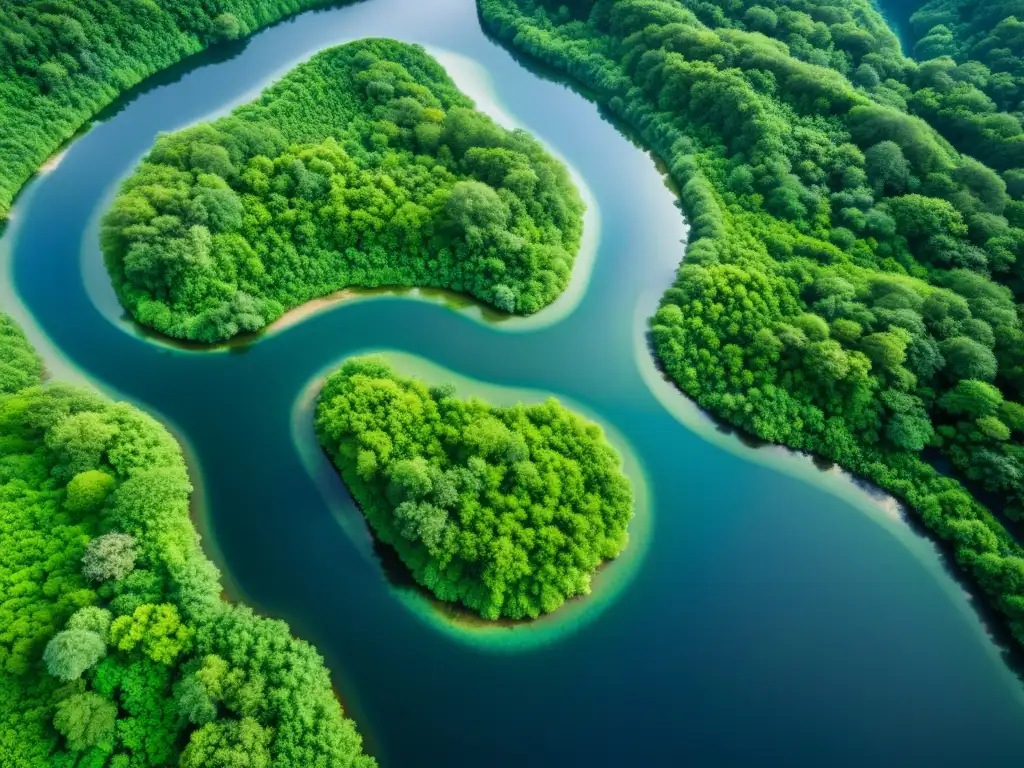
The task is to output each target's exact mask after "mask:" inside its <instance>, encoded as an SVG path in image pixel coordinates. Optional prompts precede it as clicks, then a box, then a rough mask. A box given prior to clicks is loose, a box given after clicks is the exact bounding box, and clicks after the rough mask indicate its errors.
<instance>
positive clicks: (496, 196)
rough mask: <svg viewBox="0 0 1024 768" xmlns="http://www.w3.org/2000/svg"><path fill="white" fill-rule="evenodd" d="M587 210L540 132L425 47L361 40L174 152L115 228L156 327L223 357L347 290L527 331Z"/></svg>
mask: <svg viewBox="0 0 1024 768" xmlns="http://www.w3.org/2000/svg"><path fill="white" fill-rule="evenodd" d="M583 210H584V205H583V203H582V201H581V198H580V196H579V193H578V192H577V190H576V188H575V186H574V185H573V184H572V181H571V180H570V178H569V174H568V172H567V170H566V168H565V167H564V166H563V165H562V164H561V163H559V162H558V161H557V160H555V159H554V158H552V157H551V156H550V155H549V154H548V153H547V152H546V151H545V150H544V149H543V147H541V145H540V144H539V143H538V142H537V141H536V140H535V139H533V138H532V137H531V136H530V135H529V134H528V133H526V132H525V131H521V130H514V131H509V130H506V129H504V128H502V127H501V126H499V125H497V124H496V123H495V122H494V121H493V120H491V119H490V118H489V117H487V116H486V115H484V114H481V113H480V112H477V111H475V110H474V108H473V103H472V101H470V100H469V99H468V98H467V97H466V96H464V95H463V94H462V93H460V92H459V90H458V89H457V88H456V87H455V85H454V83H453V82H452V81H451V79H450V78H449V77H448V75H447V74H446V73H445V71H444V69H443V68H442V67H441V66H440V65H439V64H438V63H437V62H436V61H435V60H434V59H432V58H431V57H430V56H429V55H427V53H426V52H425V51H424V50H423V49H422V48H421V47H419V46H414V45H408V44H404V43H397V42H394V41H391V40H363V41H359V42H355V43H350V44H348V45H344V46H340V47H337V48H332V49H329V50H327V51H324V52H322V53H320V54H318V55H316V56H314V57H313V58H312V59H311V60H310V61H308V62H306V63H304V64H302V65H300V66H298V67H296V68H295V69H294V70H293V71H292V72H291V73H290V74H288V75H287V76H286V77H285V78H283V79H282V80H281V81H280V82H278V83H277V84H275V85H273V86H272V87H270V88H269V89H267V90H266V91H265V92H264V93H263V94H262V95H261V96H260V97H259V98H258V99H257V100H256V101H254V102H252V103H250V104H247V105H245V106H243V107H240V108H239V109H237V110H235V111H234V112H233V113H232V114H231V115H230V116H228V117H226V118H223V119H220V120H216V121H214V122H212V123H206V124H202V125H197V126H194V127H191V128H188V129H186V130H183V131H179V132H177V133H174V134H170V135H166V136H162V137H161V138H160V139H159V140H158V141H157V142H156V144H155V146H154V147H153V150H152V151H151V152H150V154H149V155H148V156H147V157H146V159H145V160H144V161H143V162H142V164H141V165H140V166H139V168H138V169H137V170H136V172H135V173H134V174H133V175H132V176H131V177H130V178H129V179H128V180H127V181H126V182H125V184H124V186H123V187H122V189H121V191H120V194H119V196H118V198H117V199H116V200H115V202H114V204H113V206H112V207H111V209H110V210H109V211H108V212H107V214H106V215H105V217H104V219H103V223H102V231H101V240H102V247H103V252H104V258H105V261H106V265H107V269H108V271H109V272H110V276H111V279H112V281H113V285H114V288H115V290H116V292H117V295H118V297H119V299H120V301H121V303H122V304H123V305H124V306H125V307H126V308H127V309H128V311H129V312H130V313H131V314H132V315H133V316H134V317H135V318H136V319H137V320H138V321H139V322H140V323H142V324H143V325H146V326H149V327H151V328H153V329H155V330H157V331H159V332H160V333H163V334H165V335H167V336H172V337H175V338H180V339H189V340H193V341H200V342H208V343H213V342H221V341H225V340H227V339H230V338H232V337H234V336H236V335H238V334H241V333H252V332H256V331H259V330H261V329H263V328H265V327H266V326H267V325H268V324H269V323H271V322H273V321H274V320H276V319H277V318H279V317H280V316H281V315H282V314H283V313H284V312H285V311H287V310H288V309H291V308H293V307H297V306H299V305H301V304H303V303H305V302H308V301H310V300H312V299H316V298H319V297H323V296H327V295H329V294H332V293H334V292H336V291H339V290H341V289H344V288H351V287H363V288H374V287H380V286H389V287H390V286H396V287H397V286H401V287H433V288H445V289H449V290H452V291H456V292H459V293H464V294H468V295H470V296H473V297H474V298H476V299H478V300H480V301H483V302H486V303H487V304H490V305H492V306H494V307H495V308H497V309H499V310H502V311H504V312H509V313H518V314H530V313H533V312H536V311H537V310H539V309H541V308H542V307H544V306H546V305H547V304H550V303H551V302H552V301H553V300H554V299H555V298H556V297H557V296H558V295H559V294H560V293H561V292H562V291H563V290H564V289H565V288H566V286H567V285H568V282H569V276H570V274H571V271H572V264H573V261H574V258H575V255H576V252H577V250H578V249H579V245H580V240H581V235H582V229H583V224H582V222H583Z"/></svg>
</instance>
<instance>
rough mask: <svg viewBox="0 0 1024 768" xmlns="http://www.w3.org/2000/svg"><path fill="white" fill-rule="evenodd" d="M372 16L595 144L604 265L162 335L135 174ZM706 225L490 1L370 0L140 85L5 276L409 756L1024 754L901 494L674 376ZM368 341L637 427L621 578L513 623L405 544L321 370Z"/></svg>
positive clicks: (12, 237)
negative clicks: (695, 241) (818, 459)
mask: <svg viewBox="0 0 1024 768" xmlns="http://www.w3.org/2000/svg"><path fill="white" fill-rule="evenodd" d="M366 36H389V37H394V38H397V39H400V40H406V41H410V42H418V43H422V44H424V45H426V46H428V47H429V48H430V50H431V51H432V52H434V53H436V54H437V55H438V56H439V57H440V58H441V60H442V62H443V63H445V65H446V66H448V67H449V68H450V72H451V73H452V75H453V77H455V79H456V81H457V82H458V83H459V85H460V86H461V87H463V88H464V90H466V91H467V92H469V93H470V94H471V95H472V96H474V98H476V99H477V100H478V103H479V104H480V105H481V106H482V107H483V108H485V109H486V110H487V111H490V112H492V113H494V114H495V115H496V116H497V117H499V118H500V119H501V120H503V121H505V122H514V123H515V124H521V125H523V126H526V127H528V128H529V130H531V131H532V132H533V133H534V134H535V135H537V136H538V137H539V138H540V139H541V140H543V141H544V142H545V143H546V144H547V145H548V146H549V147H550V148H551V149H552V151H554V152H555V153H557V154H558V155H559V156H561V157H562V158H564V159H565V161H566V162H567V163H568V164H569V165H570V166H571V167H572V168H573V169H574V172H575V173H576V174H577V177H578V178H579V179H580V180H581V183H582V184H583V185H584V186H585V188H586V191H587V194H588V195H589V197H590V213H589V214H588V219H587V237H588V239H589V242H590V243H591V246H592V249H591V251H592V254H593V258H592V265H591V268H589V269H588V268H587V264H588V262H589V261H591V260H590V259H588V258H586V257H581V260H580V261H581V264H580V265H579V267H578V269H577V274H576V276H575V278H574V283H573V286H572V287H571V288H570V292H569V294H568V296H567V297H566V298H565V299H564V300H562V301H560V303H559V304H558V306H556V307H552V308H549V309H548V310H546V311H545V312H542V313H540V314H539V315H537V316H536V317H535V318H532V319H530V320H529V321H527V322H515V321H513V322H499V321H496V320H494V319H493V318H491V317H489V316H488V315H486V314H485V313H482V312H480V311H479V310H478V309H477V308H475V307H474V306H473V305H471V304H467V303H465V302H452V301H450V300H448V299H445V298H444V297H439V296H421V295H419V294H416V293H415V292H413V293H410V294H405V295H389V294H376V295H374V296H371V297H364V298H361V299H359V300H354V301H345V302H341V303H337V304H332V305H329V306H326V307H323V308H321V309H320V311H318V312H316V313H314V314H310V315H308V316H306V317H304V318H303V319H302V320H301V321H300V322H296V323H293V324H290V325H287V326H284V327H282V328H281V329H280V330H279V331H277V332H275V333H271V334H268V335H267V336H265V337H263V338H261V339H259V340H257V341H255V342H254V343H251V344H248V345H245V346H241V347H234V348H230V349H225V350H219V351H196V350H190V349H181V348H174V347H171V346H169V345H167V344H163V343H161V342H159V340H155V339H152V338H149V337H147V336H146V335H145V334H142V333H141V332H140V331H139V329H138V328H136V327H135V326H134V325H133V324H132V323H131V322H129V321H127V320H126V319H124V318H123V317H122V316H121V315H120V313H119V312H118V311H117V310H116V309H113V305H112V303H111V302H112V299H111V292H110V289H109V286H108V285H107V282H106V277H105V274H104V272H103V267H102V264H101V262H100V255H99V250H98V247H97V244H96V222H97V217H98V215H99V214H100V212H101V211H102V210H103V207H104V206H105V205H107V204H108V203H109V200H110V198H111V195H112V193H113V192H114V190H116V186H117V184H118V183H119V181H120V180H121V179H123V178H124V177H125V176H126V175H127V174H128V173H130V172H131V170H132V168H133V167H134V165H135V164H136V163H137V161H138V160H139V158H140V157H141V156H142V155H143V154H144V153H145V152H146V150H147V149H148V148H149V147H150V146H151V145H152V142H153V140H154V137H155V136H156V134H157V133H158V132H161V131H170V130H175V129H178V128H181V127H183V126H185V125H188V124H190V123H194V122H196V121H198V120H201V119H205V118H209V117H210V116H212V115H215V114H220V113H223V112H224V111H226V110H227V109H230V108H231V107H232V106H235V105H237V104H240V103H243V102H245V101H247V100H249V99H251V98H252V97H253V96H254V95H255V94H256V93H258V92H259V91H260V90H261V89H262V88H263V87H264V86H266V85H267V84H268V83H269V82H271V81H272V80H273V79H275V78H276V77H279V76H280V75H281V74H283V73H284V72H286V71H287V70H288V69H289V68H291V67H292V66H293V65H294V64H296V63H298V62H299V61H301V60H303V59H306V58H308V57H309V56H310V55H312V54H313V53H314V52H316V51H317V50H320V49H322V48H324V47H326V46H329V45H332V44H338V43H342V42H345V41H348V40H351V39H357V38H360V37H366ZM683 238H685V227H684V224H683V221H682V218H681V216H680V214H679V211H678V209H677V208H676V207H675V205H674V196H673V194H672V193H671V191H670V190H669V189H667V188H666V186H665V183H664V180H663V178H662V176H661V174H660V173H659V172H658V170H657V168H656V166H655V163H654V162H653V161H652V159H651V158H650V157H649V156H648V155H646V154H645V153H644V152H642V151H641V150H639V149H637V148H636V147H635V146H634V145H632V144H631V143H630V142H629V141H628V140H627V139H625V138H624V137H623V135H622V134H620V133H619V132H618V131H617V130H616V128H615V127H614V126H613V125H612V124H610V123H609V122H607V121H605V120H604V119H603V118H602V117H601V115H600V114H599V112H598V110H597V109H596V108H595V107H594V106H593V105H592V104H591V103H589V102H587V101H586V100H585V99H583V98H582V97H580V96H578V95H576V94H575V93H573V92H572V91H571V90H569V89H568V88H566V87H565V86H563V85H561V84H559V83H557V82H553V81H550V80H546V79H544V78H542V77H539V76H538V75H536V74H534V73H531V71H529V70H528V69H527V68H524V67H523V66H521V65H520V64H518V63H516V61H515V60H514V59H513V58H512V57H511V56H510V55H509V53H507V52H506V51H505V50H503V49H502V48H500V47H498V46H497V45H495V44H494V43H492V42H491V41H489V40H488V39H487V38H486V37H485V36H484V34H483V33H482V31H481V29H480V25H479V22H478V20H477V17H476V12H475V8H474V5H473V0H431V2H429V3H426V2H423V1H422V0H370V1H369V2H366V3H363V4H359V5H354V6H348V7H343V8H336V9H332V10H329V11H322V12H313V13H307V14H303V15H301V16H299V17H297V18H295V19H293V20H291V21H289V22H286V23H283V24H280V25H277V26H275V27H273V28H271V29H269V30H266V31H264V32H262V33H261V34H258V35H256V36H255V37H253V38H252V39H251V40H249V41H248V42H247V43H245V44H239V45H236V46H233V47H231V48H228V49H225V50H222V51H219V52H215V53H212V54H208V55H206V56H204V57H199V58H197V59H194V60H191V61H190V62H188V63H187V64H186V65H183V66H181V67H179V68H176V69H174V70H172V71H171V72H169V73H165V74H163V75H160V76H158V77H157V78H156V79H155V80H153V81H151V82H150V83H149V84H148V85H147V86H146V87H145V88H142V89H140V90H138V91H137V92H135V93H133V94H130V95H129V96H128V97H127V98H126V99H124V100H123V101H122V102H121V103H119V104H118V106H117V108H115V109H112V110H109V111H108V113H107V114H106V115H104V116H103V118H102V119H101V120H100V121H99V122H98V123H97V124H96V125H95V126H94V127H93V128H92V130H90V131H89V132H88V133H86V134H85V135H84V136H82V137H81V138H79V139H78V140H76V141H75V142H73V143H72V144H71V146H70V147H69V149H68V150H67V151H66V153H64V154H62V155H61V156H60V157H59V158H57V159H55V161H54V162H51V163H50V164H49V168H48V170H47V171H46V172H45V173H44V174H43V175H41V176H39V177H38V178H37V179H36V180H34V181H33V182H32V183H31V184H30V186H29V187H28V188H27V189H26V191H25V192H24V194H22V195H21V197H20V198H19V200H18V202H17V204H16V206H15V208H14V211H13V216H12V223H11V226H10V227H9V228H8V231H7V232H6V233H5V234H4V236H3V239H2V241H0V258H2V259H3V262H2V263H3V269H4V271H5V274H7V275H8V276H9V280H6V281H3V282H4V288H3V295H2V296H0V298H2V300H3V303H4V305H5V307H6V309H7V310H8V311H10V312H11V313H12V314H13V315H14V316H15V317H16V319H18V320H19V321H20V322H21V323H23V324H24V325H25V327H26V329H27V331H28V332H29V334H30V337H31V338H32V340H33V341H34V342H35V343H36V344H37V345H39V347H40V349H41V351H42V352H43V353H44V355H45V356H46V359H47V364H48V366H49V368H50V370H51V371H52V372H53V373H54V374H55V375H56V376H57V377H60V378H70V379H76V380H85V381H90V382H92V383H94V384H95V385H97V386H99V387H101V388H102V389H104V390H105V391H107V392H109V393H110V394H112V395H114V396H117V397H121V398H125V399H128V400H130V401H132V402H134V403H137V404H139V405H140V406H141V407H143V408H146V409H147V410H150V411H151V412H153V413H155V414H157V415H159V416H160V417H161V418H162V419H164V420H165V421H167V423H169V424H170V425H171V426H172V428H173V429H174V430H175V432H176V434H178V435H179V437H181V439H182V440H183V442H184V444H185V445H186V448H187V451H188V455H189V460H190V464H191V466H192V471H193V478H194V480H195V482H196V485H197V487H198V488H199V489H200V491H199V492H198V494H199V497H200V498H199V502H200V503H199V504H198V505H197V508H198V512H197V514H198V515H199V516H200V517H201V518H202V519H201V523H202V528H203V529H204V534H205V543H206V547H207V551H208V552H209V553H210V556H211V557H212V558H213V559H214V560H215V561H216V562H217V563H218V565H220V567H221V568H222V570H223V571H224V573H225V580H226V583H227V584H228V587H229V591H230V592H231V594H232V595H234V596H236V597H239V598H243V599H245V600H247V601H248V602H249V603H250V604H252V605H253V606H254V607H256V608H257V609H258V610H260V611H261V612H264V613H266V614H268V615H272V616H278V617H281V618H283V619H285V620H287V621H288V622H289V623H290V624H291V626H292V628H293V630H294V631H295V632H296V633H297V634H298V635H300V636H301V637H304V638H306V639H308V640H310V641H311V642H313V643H315V644H316V646H317V647H318V648H319V650H320V651H321V652H322V653H323V654H324V656H325V658H326V660H327V662H328V665H329V666H330V669H331V672H332V674H333V677H334V680H335V682H336V685H337V687H338V689H339V690H340V691H341V693H342V697H343V699H344V702H345V705H346V708H347V710H348V712H349V714H351V715H352V716H353V717H355V718H356V720H357V721H358V724H359V727H360V730H361V731H362V732H363V734H364V735H365V736H366V739H367V744H368V747H369V749H370V750H371V751H372V752H373V754H375V755H376V756H377V757H378V758H379V759H380V761H381V764H382V765H383V766H385V767H386V768H387V767H390V766H446V767H452V768H454V767H455V766H489V767H490V766H523V765H530V766H569V765H588V766H622V765H644V764H648V765H658V766H663V765H682V764H698V765H751V764H760V765H787V766H796V765H821V764H828V765H863V764H866V763H871V764H887V765H926V764H927V765H998V764H1007V763H1009V762H1010V761H1011V760H1013V761H1016V760H1018V759H1019V757H1020V755H1021V754H1022V753H1024V727H1022V726H1024V696H1022V689H1021V684H1020V683H1019V681H1018V680H1017V678H1016V677H1015V675H1014V674H1013V673H1012V672H1011V671H1010V670H1009V668H1008V667H1007V665H1006V663H1005V662H1004V660H1003V658H1002V656H1001V651H1000V648H999V647H998V645H997V644H996V642H995V641H993V640H992V639H991V637H990V633H989V631H988V630H987V628H986V626H985V624H984V621H983V620H982V619H981V618H980V617H979V615H978V612H977V611H976V610H975V609H974V607H973V604H972V600H971V598H970V597H969V596H968V595H967V594H965V593H964V590H963V588H962V587H961V586H960V585H959V584H958V583H957V581H956V580H955V579H954V578H953V577H952V576H951V575H950V574H949V572H948V570H947V566H946V565H945V564H944V561H943V559H942V558H941V557H940V556H939V555H938V554H937V552H936V550H935V548H934V546H933V545H932V544H931V543H930V542H928V541H927V540H926V539H924V538H922V537H921V536H919V535H918V534H917V533H915V531H914V530H912V528H911V526H910V525H908V524H907V522H906V521H905V520H904V517H903V514H902V512H901V511H900V509H899V508H898V506H897V505H895V504H894V503H893V502H892V500H891V499H887V498H886V497H884V496H883V495H881V494H878V493H874V492H871V491H869V490H866V489H864V488H861V487H860V486H858V485H857V484H856V483H854V482H852V481H851V480H850V478H848V477H847V476H846V475H844V474H843V473H842V472H839V471H837V470H835V469H827V468H821V467H818V466H816V465H815V464H814V463H813V462H811V461H810V460H809V459H807V458H806V457H800V456H794V455H791V454H789V453H788V452H786V451H783V450H781V449H778V448H772V447H767V448H758V447H755V446H751V445H748V444H746V443H744V442H743V441H741V440H739V439H738V438H737V437H735V436H733V435H730V434H728V433H727V432H724V431H721V430H719V429H717V428H716V426H715V425H714V423H712V422H711V421H710V420H708V419H707V418H705V417H704V416H703V415H702V414H701V413H699V412H698V411H697V410H696V409H694V408H693V407H692V406H691V405H690V404H689V403H688V401H687V400H686V399H685V398H684V397H683V396H682V395H680V394H678V393H677V392H676V391H675V390H674V389H673V388H672V387H671V386H670V385H668V384H667V383H666V382H664V381H663V380H662V379H661V377H660V375H659V373H658V372H657V370H656V368H655V366H654V364H653V361H652V359H651V357H650V355H649V353H648V351H647V346H646V340H645V319H646V317H648V316H649V315H650V314H651V313H652V311H653V309H654V307H655V306H656V303H657V299H658V296H659V295H660V294H661V292H662V291H663V290H664V288H665V287H666V286H667V285H668V284H669V283H670V282H671V280H672V277H673V274H674V270H675V268H676V265H677V263H678V261H679V259H680V257H681V254H682V250H683V249H682V245H681V244H680V240H681V239H683ZM366 350H389V351H390V352H389V354H391V356H392V359H393V360H394V361H395V362H396V364H397V365H398V366H399V368H400V369H402V370H409V371H416V372H419V373H420V374H422V375H424V376H426V377H428V378H454V379H456V380H457V381H458V383H459V384H460V388H461V389H462V391H465V392H478V393H482V394H486V395H487V396H488V397H490V398H492V399H495V400H506V401H507V400H515V399H518V398H524V399H528V400H529V399H535V398H539V397H543V396H545V394H546V393H554V394H556V395H558V396H560V397H562V398H564V399H565V400H566V402H568V403H569V404H571V405H572V406H573V407H575V408H577V409H579V410H581V411H583V412H584V413H586V414H587V415H589V416H590V417H592V418H594V419H596V420H598V421H599V422H601V423H602V424H604V425H605V426H606V428H607V430H608V433H609V435H610V436H611V438H612V439H613V441H614V442H615V443H616V445H617V446H618V447H619V448H620V450H621V451H622V452H623V453H624V455H625V457H626V468H627V471H628V472H629V473H630V475H631V476H632V477H633V479H634V482H635V484H636V485H637V488H638V491H639V501H640V503H639V505H638V506H639V510H638V516H637V518H636V520H635V522H634V524H633V525H632V526H631V532H632V540H631V544H630V548H629V550H627V553H626V554H625V555H624V556H623V558H622V561H621V562H616V563H615V564H613V565H612V566H610V567H609V568H607V569H606V570H604V571H603V572H602V573H601V574H600V577H599V579H598V583H597V587H596V589H595V592H594V594H593V595H591V596H590V597H588V598H586V599H584V600H580V601H575V602H573V603H572V604H570V605H568V606H566V607H565V608H563V609H561V610H560V611H559V613H556V614H555V615H554V616H553V617H551V618H549V619H545V620H543V621H541V622H540V623H538V624H537V625H535V626H533V625H527V626H523V625H518V626H515V627H499V628H493V627H492V628H486V627H483V628H482V627H478V626H475V625H473V624H467V623H465V622H460V621H457V620H454V619H452V618H451V617H449V616H447V615H445V614H444V613H443V612H440V611H438V610H436V608H435V607H434V606H432V604H431V603H430V602H429V601H428V600H426V599H425V598H424V597H423V596H422V594H421V593H419V592H418V591H416V590H414V589H411V588H410V587H409V586H408V585H407V584H405V583H403V580H402V579H401V578H400V575H399V576H396V575H395V574H394V569H393V567H391V566H389V565H388V564H387V563H386V562H385V563H382V562H381V560H380V558H379V556H378V555H377V553H376V552H375V551H374V549H373V547H372V544H371V542H370V539H369V537H368V535H367V532H366V527H365V525H364V524H363V522H362V520H361V518H360V517H359V515H358V512H357V511H356V510H355V509H354V508H353V506H352V503H351V501H350V500H349V499H348V497H347V495H346V494H345V492H344V489H343V487H341V485H340V483H339V482H338V481H337V479H336V477H335V476H334V475H333V473H332V472H331V471H330V469H329V467H327V466H326V464H325V462H324V460H323V458H322V456H321V455H320V454H319V452H318V451H317V450H316V446H315V445H314V444H312V442H311V437H310V428H309V424H310V419H311V405H310V402H311V393H312V392H314V391H315V383H316V381H317V378H318V377H320V376H322V375H323V373H324V372H325V371H326V370H329V368H330V367H332V366H333V365H336V364H337V363H338V362H339V361H340V360H342V359H344V358H345V357H347V356H350V355H352V354H356V353H360V352H363V351H366Z"/></svg>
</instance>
